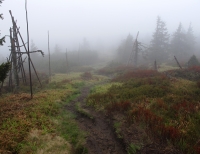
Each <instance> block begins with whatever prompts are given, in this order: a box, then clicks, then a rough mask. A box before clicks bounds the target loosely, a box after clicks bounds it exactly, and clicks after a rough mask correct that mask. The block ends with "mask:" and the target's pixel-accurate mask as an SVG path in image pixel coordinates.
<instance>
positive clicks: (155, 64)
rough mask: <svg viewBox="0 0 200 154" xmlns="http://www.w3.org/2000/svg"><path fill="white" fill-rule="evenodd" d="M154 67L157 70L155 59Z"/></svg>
mask: <svg viewBox="0 0 200 154" xmlns="http://www.w3.org/2000/svg"><path fill="white" fill-rule="evenodd" d="M154 69H155V70H156V71H158V67H157V63H156V60H155V61H154Z"/></svg>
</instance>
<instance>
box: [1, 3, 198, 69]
mask: <svg viewBox="0 0 200 154" xmlns="http://www.w3.org/2000/svg"><path fill="white" fill-rule="evenodd" d="M199 6H200V1H196V0H176V1H159V0H152V1H148V0H133V1H131V0H126V1H112V0H107V1H106V0H101V1H100V0H97V1H92V0H85V1H81V0H73V1H72V0H69V1H63V0H58V1H53V0H49V1H45V0H34V1H28V18H29V32H30V50H31V51H34V50H36V49H39V50H42V51H43V52H44V54H45V56H44V57H43V56H42V55H41V54H39V53H33V54H31V58H32V60H33V62H34V64H35V66H36V68H37V69H40V71H44V70H45V69H47V67H48V31H49V34H50V38H49V41H50V52H51V63H52V71H53V72H60V73H65V72H67V70H66V67H65V66H66V65H67V64H66V59H67V60H68V61H67V63H69V65H70V66H71V68H73V69H75V68H76V66H85V65H92V64H95V63H106V62H109V61H110V62H111V61H112V62H115V63H118V64H122V65H124V64H125V65H126V64H127V63H128V60H129V59H130V55H131V52H132V51H133V45H134V42H135V39H136V36H137V33H138V32H139V35H138V37H137V41H138V42H139V44H140V48H139V49H140V50H139V51H138V60H139V61H138V64H137V65H139V66H149V65H150V64H152V63H153V62H154V61H155V60H157V62H158V63H159V64H160V63H170V64H172V65H173V63H174V59H173V58H174V56H176V57H177V58H178V59H179V61H180V62H181V64H183V65H187V61H188V60H189V58H190V57H192V56H193V55H195V56H196V57H197V58H198V59H199V58H200V54H199V53H200V43H199V42H200V29H199V27H200V22H199V19H198V14H200V10H199ZM9 10H11V11H12V14H13V16H14V17H15V20H17V26H18V27H20V32H21V34H22V36H23V38H24V40H27V34H26V14H25V1H12V0H5V1H3V3H2V4H1V7H0V13H2V14H3V17H4V20H0V22H1V27H0V30H1V37H3V36H5V35H9V28H10V27H12V21H11V17H10V14H9ZM9 46H10V40H9V37H6V43H5V44H4V45H3V46H0V61H1V62H2V61H5V60H6V58H7V57H8V56H9V54H10V51H9V49H10V47H9Z"/></svg>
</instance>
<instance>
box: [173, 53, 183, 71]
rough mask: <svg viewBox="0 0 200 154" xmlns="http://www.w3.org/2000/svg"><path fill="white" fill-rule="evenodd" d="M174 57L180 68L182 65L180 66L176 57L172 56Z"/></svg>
mask: <svg viewBox="0 0 200 154" xmlns="http://www.w3.org/2000/svg"><path fill="white" fill-rule="evenodd" d="M174 59H175V60H176V62H177V64H178V66H179V67H180V69H182V67H181V65H180V63H179V62H178V60H177V59H176V57H175V56H174Z"/></svg>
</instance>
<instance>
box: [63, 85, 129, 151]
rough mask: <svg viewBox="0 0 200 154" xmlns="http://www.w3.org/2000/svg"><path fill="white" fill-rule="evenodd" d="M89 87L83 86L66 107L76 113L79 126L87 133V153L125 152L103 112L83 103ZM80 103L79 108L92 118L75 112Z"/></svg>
mask: <svg viewBox="0 0 200 154" xmlns="http://www.w3.org/2000/svg"><path fill="white" fill-rule="evenodd" d="M90 88H91V87H83V88H82V89H81V94H80V95H79V96H78V97H77V98H76V99H75V100H73V101H71V102H70V104H69V106H67V107H66V108H67V109H68V110H70V111H71V112H73V113H75V114H76V115H77V119H76V120H77V122H78V124H79V127H80V128H81V129H82V130H84V131H86V132H87V133H88V135H87V139H86V145H85V146H86V148H87V149H88V153H89V154H125V153H126V150H125V146H124V145H123V143H121V142H120V140H118V139H117V137H116V136H115V133H114V130H113V129H112V127H111V126H110V124H109V122H108V121H107V119H106V117H105V116H104V114H103V113H101V112H97V111H94V108H91V107H88V106H86V104H85V98H86V97H87V96H88V94H89V92H90ZM77 103H80V105H81V109H83V110H84V111H87V112H88V113H89V114H90V115H91V116H92V117H93V118H92V119H91V118H89V117H88V116H84V115H82V114H81V113H79V112H77V109H76V104H77Z"/></svg>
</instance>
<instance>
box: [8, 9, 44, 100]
mask: <svg viewBox="0 0 200 154" xmlns="http://www.w3.org/2000/svg"><path fill="white" fill-rule="evenodd" d="M9 12H10V15H11V20H12V24H13V26H12V28H10V43H11V53H10V56H9V59H8V61H9V62H11V66H12V69H11V70H10V73H9V87H11V91H13V87H14V91H15V92H17V91H18V89H19V84H20V81H22V82H23V83H24V84H27V77H26V73H25V69H24V62H25V60H26V57H25V58H24V59H23V57H22V56H23V55H24V54H26V55H28V60H29V61H30V63H31V65H32V67H33V69H34V72H35V74H36V76H37V79H38V81H39V83H40V86H42V84H41V82H40V79H39V77H38V74H37V72H36V69H35V67H34V65H33V62H32V60H31V58H30V55H29V53H35V52H40V53H41V54H42V55H43V56H44V53H43V52H42V51H41V50H37V51H31V52H29V50H28V49H27V47H26V44H25V43H24V40H23V38H22V36H21V33H20V31H19V28H18V27H17V24H16V21H15V20H14V17H13V16H12V12H11V11H9ZM18 36H19V37H20V39H21V42H22V45H21V46H20V45H19V39H18ZM21 48H24V49H25V52H22V50H21ZM13 74H14V76H13ZM30 75H31V74H30ZM29 78H30V76H29ZM13 80H14V81H13ZM31 82H32V81H31ZM30 86H32V83H30ZM31 97H32V92H31Z"/></svg>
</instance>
